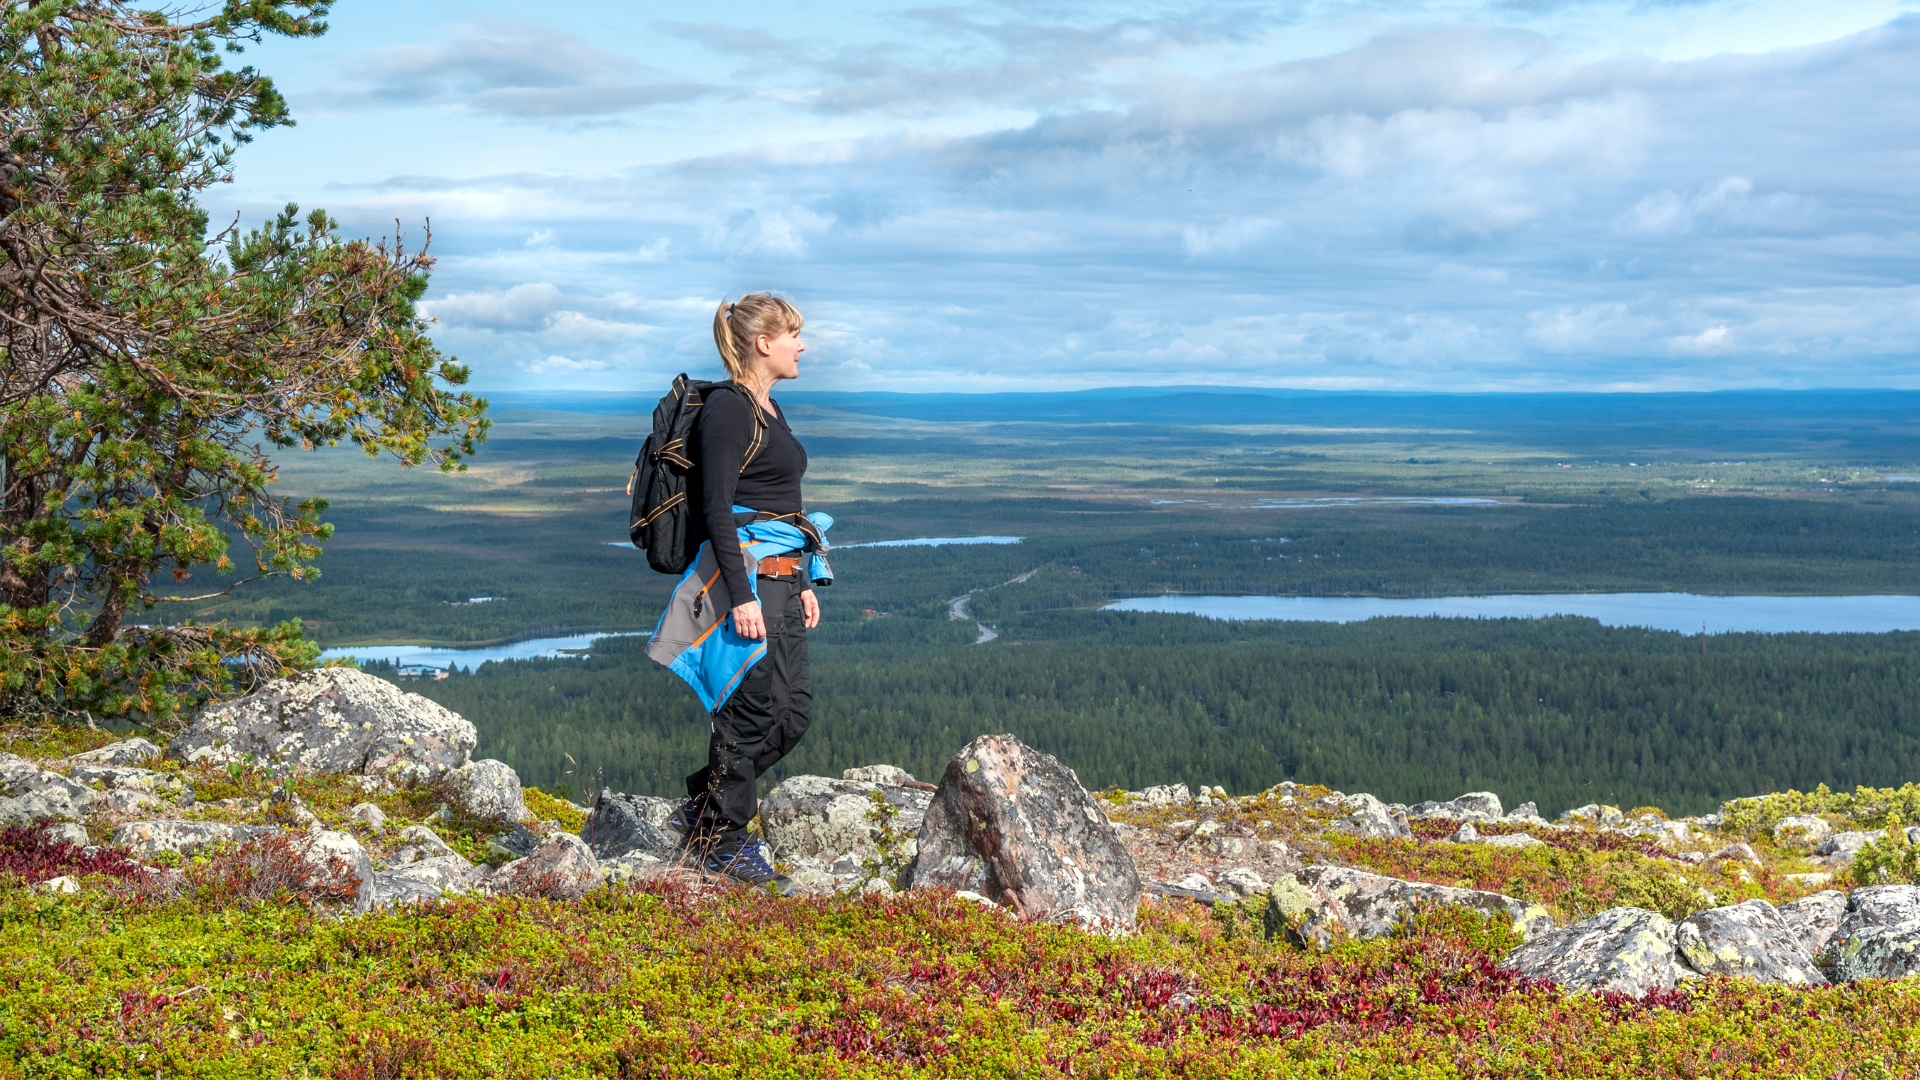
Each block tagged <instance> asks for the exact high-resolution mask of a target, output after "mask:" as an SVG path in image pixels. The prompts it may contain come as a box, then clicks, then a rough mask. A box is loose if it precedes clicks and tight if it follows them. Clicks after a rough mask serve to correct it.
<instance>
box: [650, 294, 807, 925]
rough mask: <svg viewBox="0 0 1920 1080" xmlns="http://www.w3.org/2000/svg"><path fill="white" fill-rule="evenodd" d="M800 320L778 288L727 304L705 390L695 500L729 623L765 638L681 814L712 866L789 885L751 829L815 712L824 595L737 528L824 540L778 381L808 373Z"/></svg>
mask: <svg viewBox="0 0 1920 1080" xmlns="http://www.w3.org/2000/svg"><path fill="white" fill-rule="evenodd" d="M803 324H804V320H802V319H801V317H800V312H799V311H797V310H795V309H794V306H793V305H792V304H790V303H788V302H787V301H785V300H783V299H781V298H780V297H777V296H774V295H772V294H770V293H754V294H752V295H749V296H743V297H741V298H740V299H739V301H737V302H735V303H731V304H729V303H725V302H722V303H721V305H720V309H719V310H718V311H716V312H715V313H714V316H713V340H714V344H716V345H717V346H719V349H720V359H721V361H722V362H723V363H725V364H726V368H727V375H728V377H729V379H730V382H728V383H722V384H719V385H716V386H713V387H709V388H708V390H707V391H706V394H705V397H704V403H703V404H702V406H701V410H700V420H699V423H698V425H697V426H696V429H695V435H696V438H697V441H698V446H699V451H700V456H699V459H698V460H699V462H700V470H699V477H700V482H699V489H700V490H699V497H700V502H699V504H698V505H699V507H700V512H701V513H702V514H703V515H704V516H705V518H706V525H707V535H708V538H709V543H710V544H711V545H712V550H713V554H714V556H715V557H716V558H717V561H718V564H719V572H720V576H721V579H722V582H723V583H724V585H725V587H726V596H727V598H728V601H727V602H728V603H730V604H731V606H732V613H731V618H730V622H731V624H732V625H731V629H732V631H733V632H734V633H735V634H737V635H739V636H740V637H742V638H745V639H747V640H749V641H756V642H758V641H764V642H765V643H766V652H765V655H764V656H763V657H761V658H760V659H759V660H758V661H757V662H755V663H754V664H753V666H752V667H750V668H748V669H747V671H746V674H745V675H744V676H743V677H742V678H741V680H740V682H739V684H738V686H737V688H735V689H734V690H733V692H732V693H731V694H730V695H728V696H727V697H726V699H725V701H724V703H723V704H722V705H721V706H720V707H719V708H718V709H716V710H714V713H713V735H712V737H711V739H710V740H709V742H708V746H707V767H706V768H704V769H701V770H700V771H699V772H697V773H694V774H693V775H692V776H689V777H687V805H686V806H685V807H683V808H682V809H681V815H680V821H681V824H683V825H684V826H686V834H687V839H688V842H689V847H690V848H691V849H692V850H694V851H696V852H698V853H700V854H702V856H703V861H704V866H705V869H706V870H708V871H709V872H711V873H719V874H725V875H727V876H728V877H732V878H736V879H739V880H741V881H745V882H748V883H750V884H754V885H772V886H774V887H775V888H776V889H778V890H780V891H785V890H786V888H787V887H788V884H789V883H788V881H787V879H786V878H785V877H782V876H780V875H779V874H776V873H775V872H774V870H773V868H772V867H771V866H769V865H768V864H767V861H766V858H765V856H763V855H762V854H761V851H760V844H759V843H758V842H757V841H755V840H754V839H753V838H752V837H750V836H748V835H747V831H746V829H747V824H748V823H749V822H750V821H752V820H753V817H754V815H755V814H756V813H758V802H759V800H758V798H757V797H756V793H755V784H756V782H757V781H758V780H759V778H760V777H761V776H762V775H763V774H765V773H766V771H767V770H768V769H771V768H772V767H773V765H774V763H775V762H777V761H779V760H780V759H781V758H783V757H785V756H787V755H788V754H789V753H792V752H793V748H794V746H795V745H796V744H798V743H799V741H800V737H801V736H803V735H805V734H806V733H807V727H808V725H810V724H811V723H812V722H813V694H812V693H811V691H810V690H809V688H808V679H807V631H808V630H810V629H812V628H813V627H815V626H818V625H819V624H820V602H819V600H818V599H816V598H815V596H814V594H813V580H814V577H815V576H816V574H815V572H814V571H811V570H809V568H808V566H807V560H806V558H805V556H804V554H803V553H802V552H801V551H799V550H794V551H791V552H789V553H787V554H774V555H767V556H765V557H763V558H760V559H758V560H757V561H756V562H754V563H752V564H751V565H752V567H753V571H754V572H753V575H752V576H751V577H750V576H749V565H750V564H749V560H748V557H747V556H746V555H745V554H744V553H743V552H742V550H741V544H740V539H741V536H740V534H741V532H743V531H749V532H751V527H752V526H754V525H755V524H756V523H768V522H771V523H773V524H774V526H775V527H782V526H788V527H790V526H798V527H799V528H801V529H802V530H806V531H807V534H808V536H809V537H810V540H809V542H808V544H807V550H818V548H819V547H822V546H824V545H822V544H820V543H819V536H818V532H817V531H815V530H814V529H813V528H812V527H811V525H812V524H813V523H809V522H807V519H806V518H805V517H804V516H803V506H802V500H801V495H800V479H801V477H802V476H803V475H805V473H806V471H807V451H806V449H805V448H804V447H802V446H801V445H800V440H799V439H797V438H795V437H794V434H793V430H792V429H791V428H789V427H788V426H787V418H786V415H785V414H784V413H782V412H781V411H780V405H779V403H778V402H776V401H774V400H773V397H772V390H773V386H774V384H775V383H777V382H780V381H781V380H782V379H796V378H799V377H800V354H801V353H803V352H805V351H806V350H807V346H806V343H805V342H804V341H801V340H800V328H801V326H802V325H803ZM820 520H828V519H825V518H821V519H820ZM829 523H830V521H829ZM743 527H749V528H746V529H743ZM753 546H754V548H755V550H756V551H764V550H766V545H764V544H755V545H753ZM776 546H778V545H776ZM820 565H824V564H823V563H822V564H820ZM823 580H824V578H823Z"/></svg>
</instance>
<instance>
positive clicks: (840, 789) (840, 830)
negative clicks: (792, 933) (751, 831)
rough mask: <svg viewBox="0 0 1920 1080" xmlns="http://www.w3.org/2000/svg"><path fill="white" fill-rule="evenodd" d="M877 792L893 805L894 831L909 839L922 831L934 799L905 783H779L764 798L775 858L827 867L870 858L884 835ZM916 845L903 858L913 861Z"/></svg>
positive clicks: (794, 779)
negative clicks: (841, 861) (875, 798)
mask: <svg viewBox="0 0 1920 1080" xmlns="http://www.w3.org/2000/svg"><path fill="white" fill-rule="evenodd" d="M882 768H891V766H882ZM848 771H849V772H853V771H856V770H848ZM894 772H896V773H898V774H899V776H900V777H901V778H903V779H904V780H910V779H912V778H911V777H909V776H907V774H906V771H905V770H903V769H895V770H894ZM875 794H878V795H879V796H881V797H882V798H884V799H886V800H887V802H888V803H889V804H890V805H892V807H893V809H894V819H893V828H894V830H895V832H897V833H902V834H904V835H906V836H908V837H912V836H914V835H916V834H917V833H919V831H920V825H921V823H922V822H923V821H925V820H926V816H927V805H928V804H929V803H931V802H932V801H933V795H932V793H931V792H928V791H922V790H920V789H918V788H909V787H905V786H903V785H902V784H893V785H885V784H880V783H876V782H873V781H868V780H832V779H829V778H827V777H824V776H791V777H788V778H787V779H785V780H783V781H781V782H780V786H778V787H776V788H774V789H773V790H772V791H770V792H768V793H767V797H766V798H764V799H762V800H760V830H761V832H762V833H763V834H764V835H765V836H766V838H767V844H768V845H769V846H770V847H772V848H773V853H774V857H775V858H780V859H798V858H810V859H819V860H821V861H823V862H827V863H832V862H836V861H838V860H839V859H841V858H853V859H856V860H857V859H864V858H872V857H874V856H875V855H876V854H878V851H879V849H878V847H877V846H876V844H877V841H878V839H879V835H880V825H879V822H878V821H877V820H876V814H875V813H874V810H875V808H874V805H873V798H872V797H873V795H875ZM913 844H914V841H913V840H911V839H909V840H907V841H906V842H905V843H904V844H903V845H902V847H903V850H902V851H901V852H900V854H901V855H902V856H903V857H905V858H907V859H911V858H913V856H914V854H915V848H914V847H913Z"/></svg>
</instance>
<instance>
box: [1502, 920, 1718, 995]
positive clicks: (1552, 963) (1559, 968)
mask: <svg viewBox="0 0 1920 1080" xmlns="http://www.w3.org/2000/svg"><path fill="white" fill-rule="evenodd" d="M1673 936H1674V931H1673V924H1672V923H1671V922H1668V921H1667V918H1666V916H1664V915H1661V914H1660V913H1659V912H1655V911H1647V910H1644V909H1642V908H1614V909H1612V910H1611V911H1603V912H1601V913H1600V914H1598V915H1595V916H1593V917H1592V918H1590V919H1583V920H1581V921H1580V922H1577V923H1574V924H1573V925H1572V926H1569V927H1566V928H1565V929H1562V930H1549V931H1546V932H1544V933H1541V934H1539V935H1537V936H1536V937H1534V939H1533V940H1531V941H1529V942H1527V943H1526V944H1525V945H1522V946H1520V947H1519V948H1517V949H1515V950H1514V951H1512V952H1510V953H1508V954H1507V957H1506V959H1505V960H1503V961H1502V962H1501V966H1502V967H1504V968H1508V969H1511V970H1514V971H1518V972H1519V973H1521V974H1522V975H1526V976H1528V977H1530V978H1535V979H1548V980H1551V981H1553V982H1555V983H1558V984H1560V986H1561V987H1563V988H1565V989H1568V990H1617V991H1619V992H1621V993H1624V994H1630V995H1632V996H1634V997H1639V996H1641V995H1643V994H1646V993H1648V992H1649V991H1653V990H1671V989H1673V988H1674V987H1675V986H1676V985H1678V984H1679V981H1680V979H1681V977H1682V976H1681V971H1680V965H1679V964H1678V963H1677V962H1676V960H1675V957H1674V951H1673Z"/></svg>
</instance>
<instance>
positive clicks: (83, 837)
mask: <svg viewBox="0 0 1920 1080" xmlns="http://www.w3.org/2000/svg"><path fill="white" fill-rule="evenodd" d="M46 837H47V842H48V843H52V844H72V845H73V846H74V847H77V848H83V847H86V846H87V844H88V843H90V842H91V841H89V840H88V839H87V830H86V826H84V825H80V824H78V823H76V822H72V821H63V822H60V823H59V824H56V825H49V826H47V829H46Z"/></svg>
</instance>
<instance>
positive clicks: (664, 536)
mask: <svg viewBox="0 0 1920 1080" xmlns="http://www.w3.org/2000/svg"><path fill="white" fill-rule="evenodd" d="M720 387H724V388H726V389H728V390H733V389H735V388H734V385H733V384H732V383H728V382H696V381H695V380H693V379H689V378H687V376H686V375H685V373H682V374H680V375H679V376H677V377H675V379H674V380H673V389H671V390H669V391H667V396H665V397H663V398H661V399H660V404H658V405H656V406H654V408H653V434H651V435H649V436H647V441H646V443H645V444H644V445H642V446H641V447H640V456H639V457H637V458H634V459H633V475H632V476H631V477H629V478H628V479H627V494H628V495H631V496H633V513H632V515H631V516H630V517H628V519H627V536H628V538H629V539H631V540H632V541H633V546H634V547H637V548H640V549H641V550H643V551H645V552H646V553H647V565H648V566H651V567H653V568H654V569H655V570H658V571H660V572H661V573H663V574H683V573H686V570H687V567H688V566H689V565H690V564H691V563H692V562H693V556H694V553H695V552H697V551H699V550H700V544H701V543H702V542H703V541H705V540H706V539H707V523H706V519H705V516H704V515H703V514H702V513H701V510H700V508H699V507H698V506H695V505H693V494H692V492H694V491H697V490H699V483H698V481H697V479H696V478H697V476H698V474H699V472H700V462H699V461H698V460H697V458H696V453H697V447H696V445H695V441H694V435H693V426H694V424H695V423H697V422H698V421H699V419H700V406H701V404H703V403H704V401H705V399H706V395H707V394H708V393H709V392H710V391H712V390H713V389H715V388H720ZM753 414H754V424H755V427H756V429H758V427H759V426H760V425H761V424H762V423H764V421H763V420H762V418H761V417H760V410H759V409H758V408H757V407H756V408H755V409H754V410H753ZM755 434H756V435H758V434H759V431H758V430H756V432H755ZM763 442H764V439H762V438H756V439H754V441H753V446H754V448H755V450H756V451H757V450H758V448H759V447H760V445H761V444H762V443H763ZM753 457H754V454H753V453H752V452H749V453H748V454H747V462H751V461H752V460H753ZM740 468H741V471H742V472H745V471H746V462H743V463H742V464H741V466H740Z"/></svg>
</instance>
